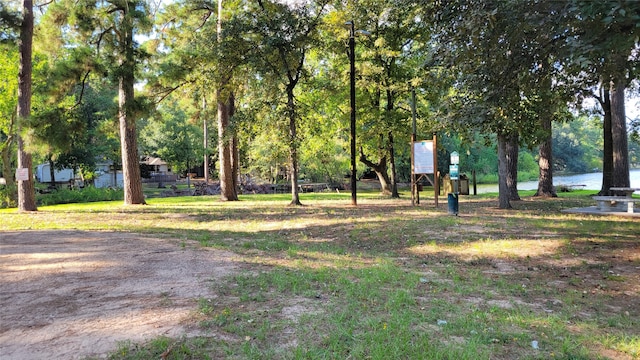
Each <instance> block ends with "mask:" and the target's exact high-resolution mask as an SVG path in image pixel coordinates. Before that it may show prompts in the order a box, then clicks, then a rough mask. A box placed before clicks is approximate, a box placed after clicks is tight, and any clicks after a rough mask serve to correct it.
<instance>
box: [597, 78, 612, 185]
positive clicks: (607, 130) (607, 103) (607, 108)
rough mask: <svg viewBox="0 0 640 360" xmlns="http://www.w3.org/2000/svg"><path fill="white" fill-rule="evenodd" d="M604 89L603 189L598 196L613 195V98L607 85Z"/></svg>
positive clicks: (601, 100) (603, 85) (602, 101)
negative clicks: (611, 192) (610, 190)
mask: <svg viewBox="0 0 640 360" xmlns="http://www.w3.org/2000/svg"><path fill="white" fill-rule="evenodd" d="M602 88H603V92H602V97H601V99H600V104H601V105H602V112H603V113H604V116H603V121H602V132H603V141H604V146H603V149H602V188H601V189H600V192H599V193H598V195H601V196H602V195H604V196H607V195H611V194H610V192H609V188H610V187H611V186H612V185H611V184H612V183H611V179H612V177H613V138H612V134H611V98H610V95H609V89H608V87H607V84H606V83H603V84H602Z"/></svg>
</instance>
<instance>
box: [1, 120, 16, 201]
mask: <svg viewBox="0 0 640 360" xmlns="http://www.w3.org/2000/svg"><path fill="white" fill-rule="evenodd" d="M12 121H13V117H12ZM12 133H13V126H12V124H11V125H10V126H9V134H7V135H8V137H7V139H6V140H5V142H4V144H2V151H0V157H1V158H2V174H3V175H4V180H5V189H6V190H7V199H6V200H7V201H8V204H7V205H9V206H13V204H15V202H16V200H17V197H18V194H17V193H16V189H15V186H16V183H15V176H14V173H13V167H12V166H11V148H12V146H13V135H12ZM4 200H5V199H0V203H1V202H2V201H4Z"/></svg>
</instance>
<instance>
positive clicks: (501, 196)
mask: <svg viewBox="0 0 640 360" xmlns="http://www.w3.org/2000/svg"><path fill="white" fill-rule="evenodd" d="M508 142H509V139H508V137H506V136H505V135H502V134H499V135H498V201H499V205H498V206H499V208H500V209H512V207H511V203H510V201H509V200H510V190H509V185H508V183H507V178H508V177H509V168H510V165H509V164H510V163H511V159H510V156H509V151H508V149H507V148H508V145H507V143H508Z"/></svg>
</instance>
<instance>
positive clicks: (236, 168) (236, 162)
mask: <svg viewBox="0 0 640 360" xmlns="http://www.w3.org/2000/svg"><path fill="white" fill-rule="evenodd" d="M235 99H236V98H235V95H234V93H231V96H230V100H229V101H230V102H231V103H230V104H229V105H230V108H229V116H230V118H233V115H235V113H236V101H235ZM231 129H233V130H232V133H233V134H231V135H230V136H231V140H230V142H231V144H230V146H231V178H232V179H233V188H234V189H236V199H237V198H238V190H239V189H240V184H238V179H239V178H240V176H239V174H240V153H239V150H238V133H237V131H236V130H235V129H236V128H235V126H231Z"/></svg>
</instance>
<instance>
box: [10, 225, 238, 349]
mask: <svg viewBox="0 0 640 360" xmlns="http://www.w3.org/2000/svg"><path fill="white" fill-rule="evenodd" d="M233 260H234V255H233V254H232V253H229V252H223V251H215V250H207V249H199V248H189V247H188V246H187V247H184V246H181V244H180V243H178V242H176V241H171V240H166V239H164V240H163V239H155V238H149V237H142V236H140V235H138V234H123V233H112V232H83V231H46V232H41V231H32V232H0V274H1V277H0V359H2V360H5V359H7V360H8V359H11V360H18V359H30V360H31V359H78V358H85V357H87V356H104V355H106V353H107V352H109V351H113V350H115V349H116V348H117V343H118V342H119V341H123V340H133V341H143V340H146V339H150V338H154V337H157V336H160V335H167V336H181V335H184V334H187V335H195V334H194V333H189V331H190V330H189V328H188V327H187V325H188V323H189V321H188V320H189V319H190V317H191V316H192V314H193V311H194V310H195V309H197V299H198V298H199V297H207V296H211V293H210V290H209V285H210V284H211V281H215V280H216V279H218V278H220V277H222V276H225V275H229V274H231V273H232V272H233V271H234V270H236V269H237V265H236V264H235V263H234V261H233Z"/></svg>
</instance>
